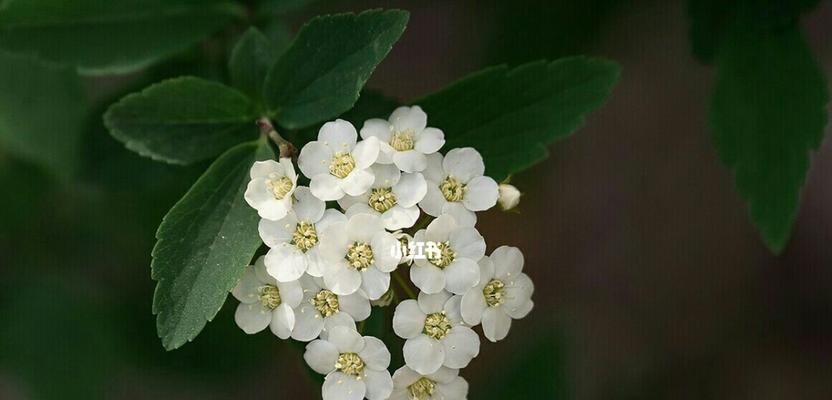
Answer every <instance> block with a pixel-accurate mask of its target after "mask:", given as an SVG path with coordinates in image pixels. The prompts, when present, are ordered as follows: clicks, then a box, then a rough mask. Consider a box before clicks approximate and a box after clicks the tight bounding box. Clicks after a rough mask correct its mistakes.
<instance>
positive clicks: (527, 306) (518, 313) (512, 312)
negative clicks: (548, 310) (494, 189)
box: [502, 299, 534, 319]
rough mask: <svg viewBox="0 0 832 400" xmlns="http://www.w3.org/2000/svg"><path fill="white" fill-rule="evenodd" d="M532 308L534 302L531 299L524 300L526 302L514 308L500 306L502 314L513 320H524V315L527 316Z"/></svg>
mask: <svg viewBox="0 0 832 400" xmlns="http://www.w3.org/2000/svg"><path fill="white" fill-rule="evenodd" d="M533 308H534V302H533V301H532V300H531V299H526V301H524V302H523V303H520V304H519V305H517V306H514V307H508V306H506V305H505V304H503V306H502V309H503V312H505V313H506V314H508V316H509V317H511V318H514V319H520V318H525V317H526V315H529V313H530V312H531V311H532V309H533Z"/></svg>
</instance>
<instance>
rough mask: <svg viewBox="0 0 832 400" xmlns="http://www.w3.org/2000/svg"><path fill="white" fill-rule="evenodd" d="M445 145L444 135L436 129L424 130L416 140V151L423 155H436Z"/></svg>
mask: <svg viewBox="0 0 832 400" xmlns="http://www.w3.org/2000/svg"><path fill="white" fill-rule="evenodd" d="M444 145H445V134H444V133H443V132H442V131H441V130H439V129H436V128H425V130H423V131H422V133H421V134H419V138H418V139H417V140H416V147H415V149H416V151H418V152H420V153H423V154H431V153H436V152H437V151H439V149H441V148H442V146H444Z"/></svg>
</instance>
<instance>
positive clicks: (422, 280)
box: [410, 264, 445, 293]
mask: <svg viewBox="0 0 832 400" xmlns="http://www.w3.org/2000/svg"><path fill="white" fill-rule="evenodd" d="M410 280H411V281H413V284H414V285H416V287H417V288H419V290H421V291H423V292H425V293H439V292H441V291H442V290H443V289H445V274H444V273H442V270H441V269H439V268H436V267H435V266H434V265H432V264H427V265H414V266H412V267H410Z"/></svg>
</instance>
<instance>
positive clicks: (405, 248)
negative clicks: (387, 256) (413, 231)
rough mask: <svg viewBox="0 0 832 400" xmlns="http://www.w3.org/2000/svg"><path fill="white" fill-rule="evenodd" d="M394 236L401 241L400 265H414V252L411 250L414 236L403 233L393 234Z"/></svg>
mask: <svg viewBox="0 0 832 400" xmlns="http://www.w3.org/2000/svg"><path fill="white" fill-rule="evenodd" d="M393 236H394V237H395V238H396V240H398V241H399V248H400V250H401V256H402V257H401V259H399V264H407V265H410V264H413V252H412V251H411V249H410V246H411V244H412V243H413V236H410V235H408V234H407V233H404V232H401V231H398V232H393Z"/></svg>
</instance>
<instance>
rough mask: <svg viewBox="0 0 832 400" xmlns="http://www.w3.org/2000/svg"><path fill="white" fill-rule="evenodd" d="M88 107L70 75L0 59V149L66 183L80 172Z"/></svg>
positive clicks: (1, 56) (13, 58) (21, 60)
mask: <svg viewBox="0 0 832 400" xmlns="http://www.w3.org/2000/svg"><path fill="white" fill-rule="evenodd" d="M87 111H88V105H87V99H86V95H85V93H84V90H83V87H82V85H81V81H80V79H78V77H77V76H76V75H75V73H74V72H73V71H72V70H68V69H66V68H60V67H49V66H43V65H40V64H38V63H36V62H35V61H34V60H32V59H31V58H29V57H18V56H13V55H8V54H3V53H0V146H2V147H3V148H5V149H7V150H9V151H10V152H11V153H14V154H15V155H17V156H19V157H21V158H23V159H26V160H29V161H32V162H34V163H36V164H38V165H40V166H43V167H46V168H47V169H48V170H49V171H50V172H52V173H53V174H54V175H56V176H59V177H62V178H68V177H70V176H72V175H73V174H74V173H75V172H76V171H77V170H78V164H79V162H80V146H81V134H82V132H83V126H84V120H85V119H86V117H87Z"/></svg>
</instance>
